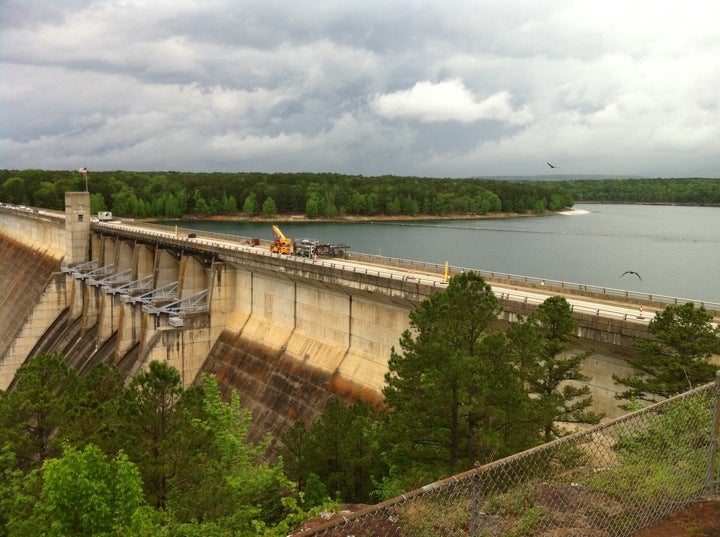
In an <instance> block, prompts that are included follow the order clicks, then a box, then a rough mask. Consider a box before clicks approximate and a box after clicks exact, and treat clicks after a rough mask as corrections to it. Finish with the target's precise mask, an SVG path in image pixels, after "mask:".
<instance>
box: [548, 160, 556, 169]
mask: <svg viewBox="0 0 720 537" xmlns="http://www.w3.org/2000/svg"><path fill="white" fill-rule="evenodd" d="M545 164H547V165H548V166H550V167H551V168H557V166H553V165H552V164H550V163H549V162H547V161H546V162H545Z"/></svg>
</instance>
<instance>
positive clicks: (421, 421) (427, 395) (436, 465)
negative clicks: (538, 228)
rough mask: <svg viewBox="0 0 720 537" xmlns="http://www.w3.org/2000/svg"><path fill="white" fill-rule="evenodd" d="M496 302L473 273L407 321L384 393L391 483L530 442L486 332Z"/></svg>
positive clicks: (414, 480) (521, 397)
mask: <svg viewBox="0 0 720 537" xmlns="http://www.w3.org/2000/svg"><path fill="white" fill-rule="evenodd" d="M499 310H500V306H499V302H498V299H497V298H496V297H495V295H494V294H493V292H492V289H491V288H490V286H489V285H488V284H486V283H485V281H484V280H483V279H482V277H481V276H479V275H478V274H476V273H473V272H468V273H463V274H460V275H457V276H454V277H453V278H452V279H451V280H450V283H449V285H448V287H447V289H446V291H445V292H438V293H434V294H432V295H431V296H430V297H429V298H427V299H426V300H424V301H423V302H422V303H421V304H420V305H419V306H418V308H417V309H415V310H413V311H412V312H411V314H410V325H411V330H406V331H405V332H404V333H403V334H402V337H401V339H400V343H399V344H400V347H401V349H402V353H398V352H396V351H395V349H393V350H392V353H391V357H390V361H389V372H388V373H387V374H386V377H385V379H386V384H387V385H386V387H385V389H384V390H383V394H384V396H385V403H386V404H387V406H388V407H389V410H390V413H389V425H388V427H387V428H386V429H385V433H386V435H387V438H386V442H387V444H386V445H387V453H386V455H387V458H388V463H389V464H390V466H391V473H392V474H393V479H399V480H400V481H402V485H403V486H405V487H407V486H418V485H419V484H422V483H427V482H429V481H432V480H435V479H437V478H440V477H443V476H447V475H450V474H453V473H456V472H458V471H462V470H466V469H469V468H471V467H472V466H473V465H475V464H476V462H478V461H481V462H488V461H490V460H493V459H495V458H499V457H502V456H505V455H508V454H510V453H514V452H517V451H521V450H522V449H525V448H527V447H529V446H531V445H533V444H534V443H536V441H537V438H538V436H537V433H536V432H535V431H538V430H539V429H538V428H537V427H533V426H528V423H527V415H528V412H527V411H528V409H529V405H530V401H529V398H528V397H527V396H526V394H525V393H524V392H523V389H522V385H521V383H520V381H519V379H518V377H517V375H516V373H515V371H514V369H513V367H512V365H511V364H510V363H509V362H508V361H507V359H506V356H505V345H504V339H503V337H502V335H501V334H499V333H496V332H494V331H492V330H491V327H492V325H493V323H494V322H495V320H496V319H497V315H498V313H499Z"/></svg>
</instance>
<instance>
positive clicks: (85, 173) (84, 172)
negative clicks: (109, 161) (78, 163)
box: [78, 166, 87, 175]
mask: <svg viewBox="0 0 720 537" xmlns="http://www.w3.org/2000/svg"><path fill="white" fill-rule="evenodd" d="M78 171H79V172H80V173H81V174H83V175H87V168H86V167H85V166H83V167H82V168H80V169H79V170H78Z"/></svg>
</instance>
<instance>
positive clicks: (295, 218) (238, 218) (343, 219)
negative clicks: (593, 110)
mask: <svg viewBox="0 0 720 537" xmlns="http://www.w3.org/2000/svg"><path fill="white" fill-rule="evenodd" d="M585 212H587V211H580V210H576V209H570V210H568V211H562V212H551V211H547V212H545V213H542V214H534V213H525V214H521V213H491V214H482V215H479V214H453V215H445V216H437V215H422V216H406V215H403V216H388V215H376V216H338V217H335V218H325V217H318V218H308V217H306V216H305V215H288V214H284V215H280V214H279V215H277V216H274V217H266V216H244V215H242V214H235V215H210V216H192V217H186V218H167V219H166V218H152V219H147V220H146V221H148V222H152V221H160V220H162V221H165V222H171V221H189V220H193V221H206V222H282V223H290V222H302V223H305V224H307V223H315V222H317V223H328V222H334V223H348V224H353V223H367V222H432V221H438V220H501V219H505V218H534V217H543V216H551V215H555V214H584V213H585Z"/></svg>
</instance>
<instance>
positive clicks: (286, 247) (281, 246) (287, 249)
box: [270, 226, 293, 255]
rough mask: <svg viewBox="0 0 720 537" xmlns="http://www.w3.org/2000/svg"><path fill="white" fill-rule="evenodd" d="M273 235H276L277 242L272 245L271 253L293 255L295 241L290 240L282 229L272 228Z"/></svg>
mask: <svg viewBox="0 0 720 537" xmlns="http://www.w3.org/2000/svg"><path fill="white" fill-rule="evenodd" d="M272 230H273V233H274V234H275V240H274V241H273V242H272V243H271V244H270V251H271V252H272V253H274V254H288V255H289V254H292V253H293V241H292V239H288V238H287V237H286V236H285V235H283V232H282V231H280V228H279V227H277V226H273V227H272Z"/></svg>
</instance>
